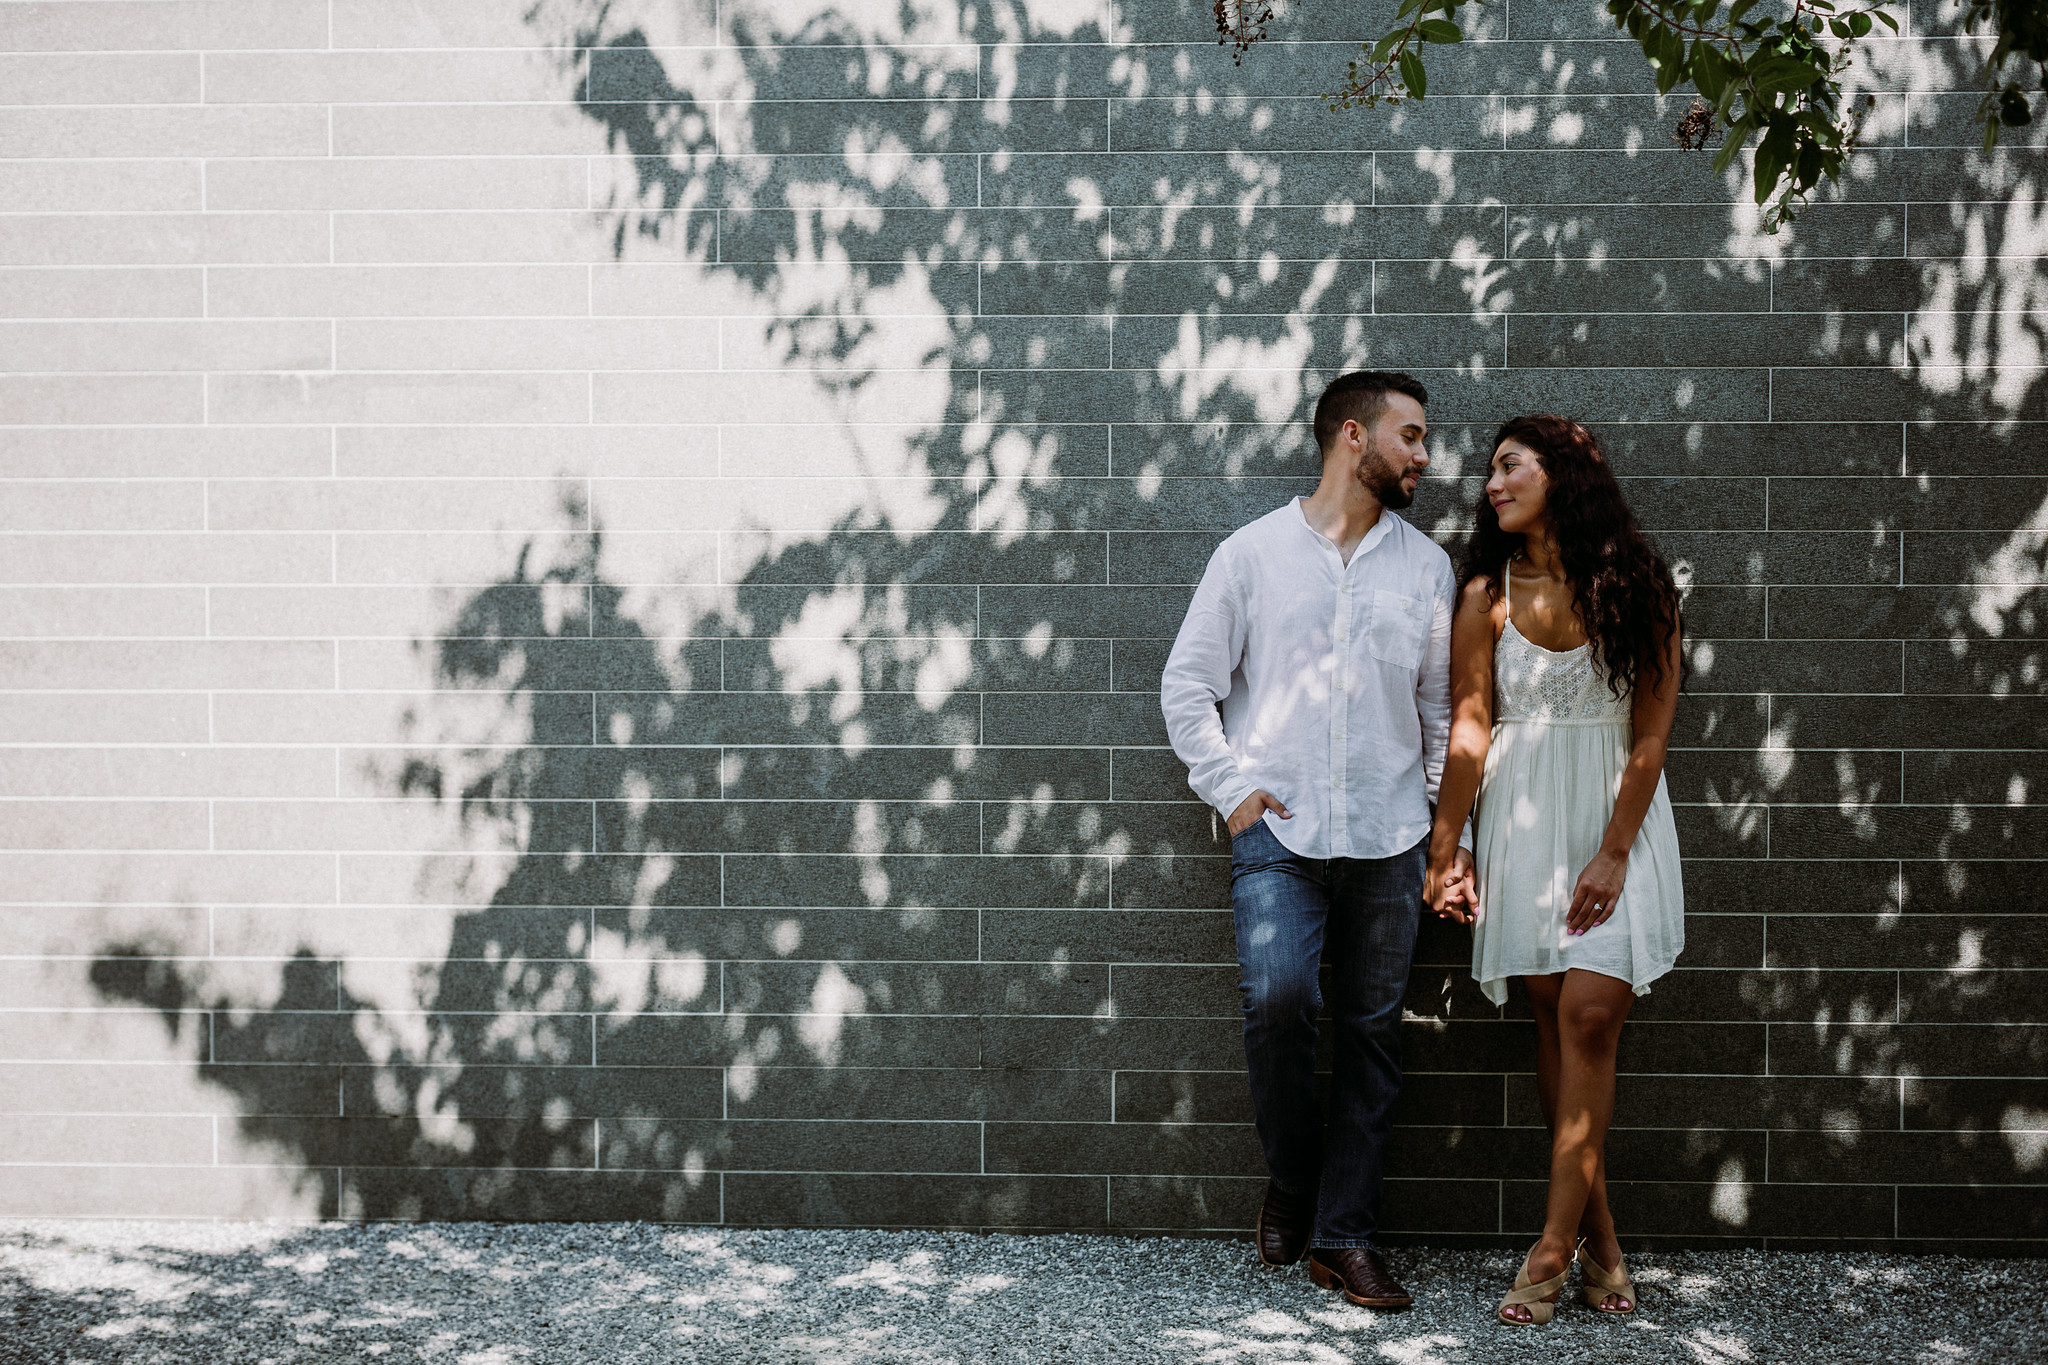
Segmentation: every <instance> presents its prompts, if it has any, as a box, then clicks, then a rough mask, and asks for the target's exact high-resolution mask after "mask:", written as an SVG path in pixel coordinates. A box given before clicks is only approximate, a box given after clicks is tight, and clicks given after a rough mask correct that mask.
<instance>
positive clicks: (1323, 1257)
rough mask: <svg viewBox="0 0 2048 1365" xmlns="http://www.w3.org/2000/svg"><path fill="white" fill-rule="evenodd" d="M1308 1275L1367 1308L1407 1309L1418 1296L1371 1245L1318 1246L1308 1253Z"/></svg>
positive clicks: (1324, 1286)
mask: <svg viewBox="0 0 2048 1365" xmlns="http://www.w3.org/2000/svg"><path fill="white" fill-rule="evenodd" d="M1308 1277H1309V1278H1310V1279H1311V1280H1314V1281H1315V1282H1316V1283H1317V1284H1319V1285H1321V1286H1322V1287H1323V1288H1325V1289H1341V1290H1343V1291H1344V1297H1345V1298H1347V1299H1349V1300H1351V1301H1352V1302H1353V1303H1358V1304H1363V1305H1365V1306H1366V1307H1367V1308H1406V1307H1408V1306H1409V1305H1410V1304H1412V1303H1414V1302H1415V1296H1414V1295H1413V1294H1410V1293H1409V1292H1408V1291H1407V1290H1405V1289H1403V1288H1402V1287H1401V1282H1400V1281H1399V1280H1397V1279H1395V1278H1394V1276H1393V1273H1392V1272H1391V1271H1389V1270H1388V1269H1387V1263H1386V1262H1385V1261H1382V1260H1381V1259H1380V1254H1379V1253H1378V1252H1377V1251H1374V1250H1372V1249H1371V1248H1370V1247H1317V1248H1316V1249H1315V1250H1314V1251H1311V1252H1310V1253H1309V1254H1308Z"/></svg>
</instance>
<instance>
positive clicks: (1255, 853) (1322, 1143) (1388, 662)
mask: <svg viewBox="0 0 2048 1365" xmlns="http://www.w3.org/2000/svg"><path fill="white" fill-rule="evenodd" d="M1427 400H1428V394H1427V392H1426V391H1425V390H1424V389H1423V387H1422V385H1421V384H1419V383H1417V382H1416V381H1415V380H1414V379H1412V378H1410V377H1409V376H1407V375H1404V374H1387V373H1381V372H1378V371H1361V372H1358V373H1355V374H1347V375H1343V376H1341V377H1340V378H1338V379H1337V380H1336V381H1335V382H1333V383H1332V384H1331V385H1330V386H1329V388H1327V389H1325V390H1324V391H1323V396H1322V399H1321V401H1319V402H1318V403H1317V404H1316V411H1315V438H1316V443H1317V444H1318V445H1319V446H1320V447H1321V448H1322V455H1323V476H1322V482H1321V483H1319V484H1318V485H1317V486H1316V490H1315V492H1314V493H1313V494H1311V495H1310V496H1308V497H1306V498H1296V499H1292V500H1290V501H1289V502H1288V503H1287V505H1286V506H1284V507H1282V508H1280V509H1279V510H1278V511H1275V512H1271V513H1268V514H1267V515H1266V516H1263V517H1261V518H1259V519H1258V520H1257V521H1255V522H1253V523H1251V524H1250V525H1249V526H1246V527H1244V528H1242V529H1241V530H1239V531H1238V532H1236V534H1234V535H1232V536H1231V537H1230V538H1229V539H1228V540H1226V541H1224V542H1223V544H1222V545H1221V546H1219V547H1218V548H1217V550H1216V553H1215V554H1214V555H1213V556H1212V557H1211V558H1210V560H1209V567H1208V570H1207V571H1206V572H1205V573H1204V574H1203V575H1202V583H1201V586H1200V587H1199V588H1197V589H1196V590H1195V598H1194V601H1193V602H1192V603H1191V604H1190V605H1189V607H1188V614H1187V619H1186V620H1185V621H1184V622H1182V624H1181V628H1180V635H1179V637H1178V638H1177V639H1176V640H1175V641H1174V644H1173V652H1172V654H1171V655H1170V656H1169V657H1168V659H1167V662H1166V672H1165V677H1164V680H1163V682H1162V683H1161V686H1160V700H1161V704H1162V706H1163V708H1164V710H1165V712H1166V728H1167V733H1168V734H1169V735H1170V736H1171V737H1172V740H1173V748H1174V752H1175V753H1177V754H1179V755H1180V757H1181V759H1182V760H1183V761H1184V762H1185V763H1186V764H1187V765H1188V785H1189V786H1191V787H1193V788H1194V789H1195V792H1196V794H1197V795H1199V796H1200V797H1201V798H1202V799H1203V800H1204V801H1207V802H1208V803H1209V804H1210V805H1211V806H1214V807H1215V808H1216V809H1217V810H1218V811H1219V812H1221V813H1222V814H1223V815H1224V816H1226V817H1227V818H1228V822H1229V828H1230V836H1231V839H1230V881H1231V893H1230V894H1231V907H1232V912H1233V918H1234V919H1235V922H1236V928H1237V958H1238V966H1239V970H1240V974H1241V982H1242V985H1241V990H1242V992H1243V996H1244V1047H1245V1060H1246V1062H1247V1064H1248V1067H1249V1070H1250V1072H1251V1088H1252V1111H1253V1114H1254V1116H1255V1118H1256V1120H1257V1124H1258V1132H1259V1142H1260V1145H1261V1146H1262V1147H1263V1148H1264V1150H1265V1156H1266V1168H1267V1172H1268V1174H1269V1176H1270V1177H1271V1178H1270V1180H1269V1181H1268V1183H1267V1186H1266V1197H1265V1203H1264V1205H1263V1206H1262V1207H1261V1208H1260V1210H1259V1220H1258V1228H1257V1238H1258V1248H1259V1259H1260V1260H1262V1261H1264V1262H1265V1263H1266V1264H1268V1265H1291V1264H1293V1263H1294V1262H1295V1261H1297V1260H1299V1259H1301V1256H1302V1253H1303V1251H1304V1250H1305V1249H1308V1248H1310V1247H1311V1245H1312V1247H1313V1249H1312V1250H1309V1274H1310V1276H1311V1277H1312V1278H1314V1280H1315V1281H1316V1283H1317V1284H1320V1285H1323V1286H1324V1287H1326V1288H1341V1289H1342V1290H1343V1291H1344V1293H1345V1295H1346V1297H1348V1298H1350V1299H1351V1300H1352V1301H1353V1302H1354V1303H1361V1304H1366V1305H1368V1306H1371V1307H1375V1308H1405V1307H1407V1306H1408V1305H1409V1304H1410V1303H1412V1302H1413V1299H1412V1298H1411V1297H1410V1296H1409V1294H1408V1292H1407V1291H1406V1290H1405V1289H1403V1288H1402V1287H1401V1286H1400V1284H1399V1283H1398V1282H1397V1281H1396V1280H1395V1279H1394V1277H1393V1275H1392V1274H1391V1273H1389V1271H1388V1270H1387V1267H1386V1265H1385V1263H1384V1262H1382V1261H1381V1259H1380V1256H1379V1253H1378V1251H1377V1250H1375V1249H1374V1247H1373V1234H1374V1233H1375V1231H1376V1230H1377V1228H1378V1221H1379V1206H1380V1187H1381V1183H1382V1179H1383V1171H1382V1158H1383V1155H1384V1152H1385V1148H1386V1139H1387V1113H1388V1110H1389V1109H1390V1108H1391V1107H1392V1105H1393V1102H1394V1097H1395V1095H1396V1093H1397V1092H1398V1091H1399V1090H1400V1085H1401V1063H1400V1028H1401V1000H1402V996H1403V994H1404V993H1405V991H1406V989H1407V985H1408V968H1409V962H1410V959H1411V957H1412V955H1413V953H1414V947H1415V930H1416V925H1417V923H1418V922H1419V920H1420V918H1421V912H1422V906H1423V904H1424V899H1425V896H1426V895H1427V892H1428V888H1425V886H1424V884H1423V883H1424V879H1425V875H1426V869H1427V856H1426V855H1427V853H1428V847H1429V830H1430V819H1431V810H1432V806H1433V803H1434V802H1435V800H1436V791H1437V780H1438V778H1439V777H1440V776H1441V775H1442V772H1443V763H1444V752H1445V748H1446V745H1447V742H1448V739H1449V734H1450V698H1451V685H1450V641H1451V613H1452V606H1453V602H1454V598H1455V592H1456V581H1455V578H1454V576H1453V574H1452V572H1451V561H1450V558H1449V556H1447V555H1446V554H1445V553H1444V552H1443V550H1441V549H1440V548H1438V546H1437V545H1436V544H1435V543H1434V542H1433V541H1431V540H1430V538H1429V537H1428V536H1426V535H1424V534H1423V533H1422V532H1420V531H1418V530H1416V529H1415V528H1414V527H1412V526H1410V525H1408V524H1407V523H1406V522H1405V521H1403V520H1401V518H1399V517H1397V516H1395V515H1394V514H1393V509H1395V508H1402V507H1406V506H1408V504H1409V503H1410V502H1412V501H1413V500H1414V497H1415V485H1416V483H1417V482H1418V481H1419V480H1420V478H1421V476H1422V470H1423V469H1424V468H1425V467H1426V466H1427V465H1428V464H1429V455H1428V454H1427V452H1426V451H1425V450H1424V449H1423V439H1424V437H1425V436H1426V435H1427V433H1428V423H1427V422H1426V421H1425V420H1424V415H1423V405H1424V403H1425V402H1426V401H1427ZM1461 843H1463V845H1464V847H1463V848H1461V849H1460V851H1459V855H1458V860H1457V863H1456V865H1455V866H1454V868H1453V876H1454V877H1460V878H1462V876H1463V875H1464V873H1465V870H1466V868H1467V867H1468V866H1469V855H1468V854H1467V852H1466V850H1467V849H1469V848H1470V846H1471V841H1470V837H1469V834H1468V836H1467V837H1466V838H1465V839H1464V840H1462V841H1461ZM1324 962H1327V963H1328V964H1329V966H1330V969H1331V974H1330V982H1331V999H1330V1013H1331V1022H1332V1023H1333V1024H1334V1026H1335V1029H1336V1038H1335V1044H1336V1047H1335V1061H1334V1066H1333V1073H1334V1074H1333V1075H1332V1078H1331V1081H1332V1083H1331V1087H1330V1102H1329V1114H1328V1118H1327V1121H1326V1120H1325V1118H1324V1116H1323V1114H1322V1113H1321V1112H1320V1111H1319V1109H1318V1106H1317V1104H1316V1099H1315V1046H1316V1012H1317V1009H1318V1007H1319V1005H1320V1003H1321V1001H1320V1000H1319V998H1318V996H1319V992H1318V988H1317V967H1318V965H1319V964H1320V963H1324Z"/></svg>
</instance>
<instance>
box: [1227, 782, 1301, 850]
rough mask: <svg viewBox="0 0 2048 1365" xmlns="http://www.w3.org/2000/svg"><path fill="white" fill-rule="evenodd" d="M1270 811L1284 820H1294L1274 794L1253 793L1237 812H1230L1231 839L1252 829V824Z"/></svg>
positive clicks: (1239, 806) (1240, 804)
mask: <svg viewBox="0 0 2048 1365" xmlns="http://www.w3.org/2000/svg"><path fill="white" fill-rule="evenodd" d="M1269 810H1270V811H1274V812H1277V813H1278V814H1279V816H1280V818H1281V819H1282V820H1292V819H1293V818H1294V817H1293V816H1291V815H1289V814H1288V813H1287V807H1285V806H1283V805H1281V804H1280V798H1279V797H1277V796H1275V795H1273V793H1271V792H1253V793H1252V794H1251V795H1250V796H1247V797H1246V798H1245V799H1244V800H1243V801H1242V802H1240V803H1239V804H1238V807H1237V809H1236V810H1234V811H1232V812H1230V837H1231V838H1233V839H1235V838H1236V837H1237V836H1238V835H1240V834H1242V833H1244V832H1245V831H1246V830H1248V829H1250V828H1251V827H1252V822H1253V821H1255V820H1257V819H1258V818H1259V817H1260V816H1262V815H1264V814H1265V813H1266V812H1267V811H1269Z"/></svg>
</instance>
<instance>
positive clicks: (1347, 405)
mask: <svg viewBox="0 0 2048 1365" xmlns="http://www.w3.org/2000/svg"><path fill="white" fill-rule="evenodd" d="M1390 393H1404V394H1407V395H1408V396H1409V397H1410V398H1413V399H1414V400H1415V401H1416V402H1418V403H1420V404H1422V405H1423V406H1424V407H1428V406H1429V390H1428V389H1425V388H1423V387H1422V385H1421V384H1420V383H1419V382H1418V381H1417V380H1416V379H1415V378H1414V377H1413V376H1412V375H1405V374H1398V373H1396V372H1394V371H1391V370H1353V371H1352V372H1351V373H1350V374H1340V375H1338V376H1337V377H1336V378H1335V379H1333V380H1331V381H1330V387H1329V388H1327V389H1324V390H1323V396H1322V397H1321V398H1319V399H1317V400H1316V419H1315V432H1316V447H1317V448H1318V449H1319V450H1322V451H1324V452H1327V451H1328V450H1329V449H1330V443H1331V442H1333V441H1335V440H1336V439H1337V433H1338V432H1339V431H1342V430H1343V429H1344V424H1345V423H1346V422H1356V423H1358V425H1359V427H1360V429H1361V430H1370V429H1371V427H1372V424H1373V423H1374V422H1376V421H1378V420H1379V416H1380V413H1382V412H1384V411H1385V410H1386V406H1387V395H1388V394H1390Z"/></svg>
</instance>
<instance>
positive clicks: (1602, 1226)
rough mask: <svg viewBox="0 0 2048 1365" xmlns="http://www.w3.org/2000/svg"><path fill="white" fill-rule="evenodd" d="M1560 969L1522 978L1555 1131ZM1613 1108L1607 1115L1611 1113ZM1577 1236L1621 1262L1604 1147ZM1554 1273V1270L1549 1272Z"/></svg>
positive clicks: (1598, 1254) (1611, 1261)
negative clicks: (1533, 1018)
mask: <svg viewBox="0 0 2048 1365" xmlns="http://www.w3.org/2000/svg"><path fill="white" fill-rule="evenodd" d="M1564 977H1565V974H1564V973H1563V972H1559V973H1557V974H1556V975H1555V976H1531V977H1524V978H1523V979H1522V980H1523V984H1524V985H1526V986H1527V987H1528V989H1529V1003H1530V1004H1531V1005H1532V1006H1534V1008H1535V1015H1536V1098H1537V1102H1538V1103H1539V1104H1541V1105H1542V1107H1543V1126H1544V1127H1545V1128H1548V1129H1549V1130H1550V1132H1551V1134H1552V1136H1553V1137H1554V1136H1555V1135H1556V1133H1557V1069H1558V1042H1557V1004H1558V996H1559V994H1560V992H1562V990H1563V989H1564ZM1612 1112H1613V1111H1612V1109H1611V1108H1610V1109H1609V1115H1610V1117H1611V1116H1612ZM1579 1236H1581V1237H1583V1238H1585V1239H1586V1250H1587V1251H1588V1252H1590V1253H1591V1254H1592V1257H1593V1259H1594V1260H1596V1261H1598V1262H1599V1263H1600V1264H1601V1265H1603V1266H1606V1267H1607V1268H1608V1269H1610V1270H1612V1269H1613V1268H1614V1267H1615V1266H1617V1265H1620V1264H1621V1240H1620V1238H1619V1237H1617V1236H1616V1234H1615V1231H1614V1212H1613V1210H1611V1209H1610V1208H1609V1207H1608V1205H1607V1147H1606V1144H1605V1143H1602V1144H1601V1148H1600V1164H1599V1167H1598V1169H1597V1170H1595V1172H1594V1174H1593V1185H1592V1188H1591V1190H1590V1191H1588V1193H1587V1196H1586V1212H1585V1216H1584V1217H1582V1218H1580V1220H1579ZM1552 1273H1553V1274H1554V1273H1555V1272H1552Z"/></svg>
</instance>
